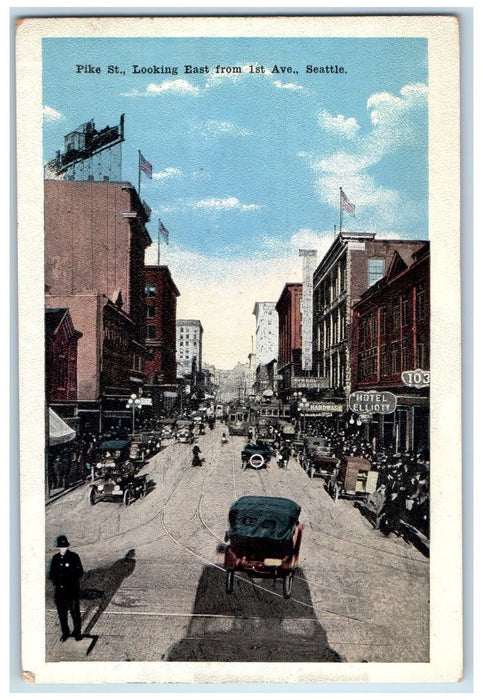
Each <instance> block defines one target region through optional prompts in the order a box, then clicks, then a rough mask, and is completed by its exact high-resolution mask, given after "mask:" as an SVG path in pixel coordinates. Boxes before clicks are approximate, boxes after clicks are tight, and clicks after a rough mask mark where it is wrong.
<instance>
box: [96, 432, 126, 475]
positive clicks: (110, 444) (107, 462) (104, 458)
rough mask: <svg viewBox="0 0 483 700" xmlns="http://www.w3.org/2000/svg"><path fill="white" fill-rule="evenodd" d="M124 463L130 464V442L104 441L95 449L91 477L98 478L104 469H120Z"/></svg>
mask: <svg viewBox="0 0 483 700" xmlns="http://www.w3.org/2000/svg"><path fill="white" fill-rule="evenodd" d="M126 463H132V459H131V440H104V442H101V443H100V445H99V447H98V448H97V449H96V457H95V461H94V463H93V465H92V470H93V474H92V476H93V477H96V476H100V475H101V474H102V473H103V471H104V470H105V469H106V468H109V469H111V468H114V467H121V466H123V465H124V464H126Z"/></svg>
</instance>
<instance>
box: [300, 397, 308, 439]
mask: <svg viewBox="0 0 483 700" xmlns="http://www.w3.org/2000/svg"><path fill="white" fill-rule="evenodd" d="M308 403H309V402H308V401H307V399H306V398H305V396H302V398H301V399H300V407H301V410H302V415H303V417H304V433H305V411H306V410H307V404H308Z"/></svg>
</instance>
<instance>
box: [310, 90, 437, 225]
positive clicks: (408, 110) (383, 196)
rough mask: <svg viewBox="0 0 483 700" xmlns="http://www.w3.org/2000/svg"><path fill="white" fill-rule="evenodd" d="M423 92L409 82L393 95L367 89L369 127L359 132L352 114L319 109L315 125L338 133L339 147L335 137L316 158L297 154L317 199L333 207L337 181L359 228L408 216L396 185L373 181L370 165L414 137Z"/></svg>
mask: <svg viewBox="0 0 483 700" xmlns="http://www.w3.org/2000/svg"><path fill="white" fill-rule="evenodd" d="M427 94H428V90H427V87H426V86H425V85H421V84H414V85H406V86H405V87H403V88H402V89H401V90H400V92H399V94H398V95H393V94H390V93H388V92H380V93H376V94H374V95H371V97H370V98H369V99H368V101H367V110H368V115H369V119H370V124H371V128H370V131H369V133H367V134H364V135H361V134H360V132H361V130H362V129H361V126H360V125H359V123H358V122H357V121H356V120H355V119H353V118H352V117H345V116H344V115H337V116H334V115H331V114H329V113H328V112H327V111H322V112H320V113H319V115H318V118H319V124H320V125H321V127H322V128H323V129H325V130H327V131H329V132H330V133H332V134H334V135H337V136H341V137H344V138H345V142H344V147H343V148H341V147H340V146H341V141H340V140H338V141H336V142H335V143H334V144H333V150H332V151H330V150H327V151H326V153H325V154H324V156H323V157H322V158H320V157H319V158H317V157H316V156H315V154H308V153H306V152H303V153H299V156H301V157H303V158H305V159H306V160H307V161H308V163H309V164H310V167H311V168H312V170H313V171H314V173H315V174H316V176H317V177H316V180H315V182H314V185H315V188H316V191H317V192H318V194H319V198H320V200H321V201H322V202H324V203H327V204H330V205H331V206H333V207H334V208H335V209H336V210H337V209H338V208H339V187H341V186H343V188H344V191H345V193H346V194H347V196H348V197H349V199H350V201H351V202H352V203H353V204H355V205H356V226H357V229H358V230H362V228H361V227H363V228H364V229H365V230H368V231H369V230H378V231H382V230H393V229H394V228H395V227H396V225H397V224H399V225H401V224H403V221H404V220H409V218H410V214H409V208H408V205H409V203H408V202H403V200H402V198H401V195H400V193H399V192H397V191H396V190H394V189H391V188H387V187H382V186H379V185H378V184H377V183H376V180H375V179H374V177H373V176H372V174H370V168H371V167H372V166H374V165H377V164H378V163H380V162H381V160H382V159H383V158H384V157H385V156H386V155H389V154H391V153H395V152H396V151H397V150H398V149H400V148H401V147H404V146H407V145H410V144H411V143H415V142H416V140H417V139H418V138H419V132H420V128H421V121H422V120H421V117H423V119H424V115H425V111H426V109H427ZM423 110H424V113H422V112H423ZM414 204H415V203H414V202H412V203H411V205H412V206H414ZM347 220H349V217H347ZM347 225H349V223H348V224H347Z"/></svg>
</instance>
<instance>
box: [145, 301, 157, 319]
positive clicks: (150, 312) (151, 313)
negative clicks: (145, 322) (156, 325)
mask: <svg viewBox="0 0 483 700" xmlns="http://www.w3.org/2000/svg"><path fill="white" fill-rule="evenodd" d="M155 316H156V306H155V305H154V304H149V305H147V306H146V318H154V317H155Z"/></svg>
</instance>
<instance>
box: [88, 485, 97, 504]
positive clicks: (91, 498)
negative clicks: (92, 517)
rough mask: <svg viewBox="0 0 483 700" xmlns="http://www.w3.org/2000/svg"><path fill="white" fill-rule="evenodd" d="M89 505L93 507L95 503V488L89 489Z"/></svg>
mask: <svg viewBox="0 0 483 700" xmlns="http://www.w3.org/2000/svg"><path fill="white" fill-rule="evenodd" d="M89 503H90V504H91V506H95V505H96V503H97V489H96V488H95V487H94V488H91V489H89Z"/></svg>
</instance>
